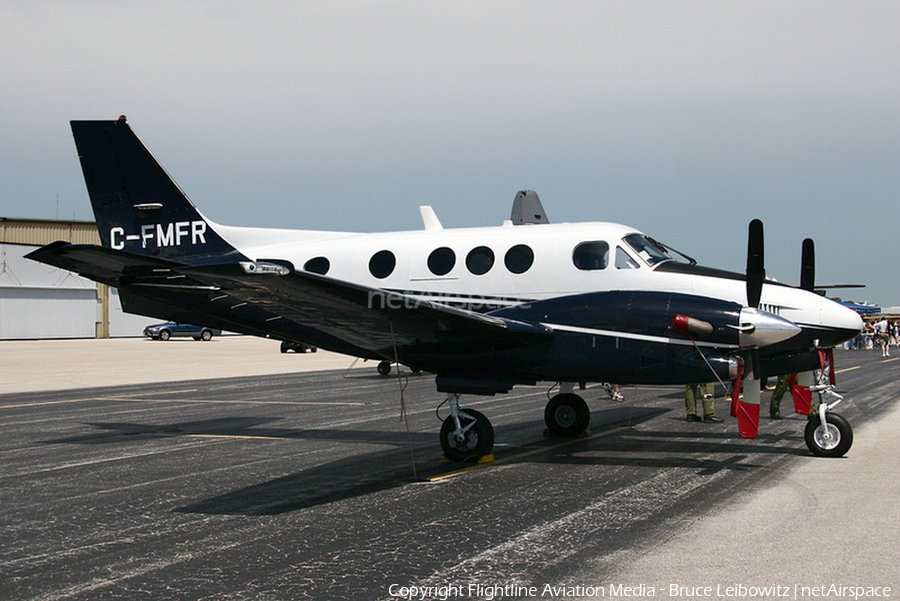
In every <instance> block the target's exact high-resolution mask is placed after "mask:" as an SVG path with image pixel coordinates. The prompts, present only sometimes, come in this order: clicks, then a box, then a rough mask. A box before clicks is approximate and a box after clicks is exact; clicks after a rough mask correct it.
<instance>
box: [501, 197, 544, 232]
mask: <svg viewBox="0 0 900 601" xmlns="http://www.w3.org/2000/svg"><path fill="white" fill-rule="evenodd" d="M509 219H510V221H512V224H513V225H536V224H539V223H550V220H549V219H547V213H546V212H545V211H544V207H543V206H542V205H541V199H540V198H538V195H537V192H535V191H533V190H522V191H520V192H519V193H517V194H516V197H515V198H514V199H513V206H512V214H511V215H510V217H509Z"/></svg>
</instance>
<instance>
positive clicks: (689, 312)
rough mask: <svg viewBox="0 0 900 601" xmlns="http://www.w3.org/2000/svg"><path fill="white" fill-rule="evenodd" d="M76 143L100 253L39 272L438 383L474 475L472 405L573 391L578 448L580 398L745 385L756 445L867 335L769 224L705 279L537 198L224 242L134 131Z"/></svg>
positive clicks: (447, 431)
mask: <svg viewBox="0 0 900 601" xmlns="http://www.w3.org/2000/svg"><path fill="white" fill-rule="evenodd" d="M72 131H73V133H74V135H75V143H76V146H77V148H78V154H79V156H80V159H81V164H82V168H83V171H84V177H85V181H86V184H87V188H88V192H89V195H90V198H91V204H92V205H93V209H94V214H95V216H96V219H97V226H98V228H99V231H100V237H101V240H102V247H98V246H87V245H72V244H67V243H62V242H56V243H53V244H50V245H48V246H45V247H43V248H40V249H38V250H36V251H34V252H33V253H31V254H30V255H29V256H30V257H31V258H32V259H35V260H38V261H42V262H44V263H48V264H51V265H55V266H58V267H62V268H65V269H68V270H71V271H75V272H78V273H80V274H81V275H84V276H85V277H88V278H91V279H93V280H96V281H98V282H102V283H104V284H108V285H110V286H114V287H116V288H118V289H119V294H120V299H121V301H122V308H123V309H124V310H125V311H127V312H129V313H135V314H139V315H147V316H152V317H157V318H160V319H168V320H175V321H182V322H191V323H202V324H204V325H207V326H211V327H216V328H221V329H224V330H230V331H235V332H242V333H245V334H252V335H257V336H266V337H272V338H276V339H279V340H286V341H297V342H305V343H308V344H312V345H315V346H317V347H320V348H323V349H327V350H331V351H336V352H339V353H345V354H348V355H353V356H356V357H362V358H368V359H376V360H380V361H384V360H387V361H392V362H394V361H396V362H399V363H402V364H404V365H408V366H410V367H411V368H413V369H420V370H423V371H428V372H432V373H434V374H436V376H437V377H436V384H437V389H438V391H440V392H444V393H446V394H447V401H448V403H449V410H450V415H449V417H448V418H447V419H445V420H444V423H443V426H442V427H441V433H440V441H441V446H442V448H443V450H444V453H445V454H446V456H447V457H449V458H450V459H452V460H456V461H462V460H466V459H470V458H479V457H482V456H485V455H488V454H489V453H490V452H491V449H492V447H493V438H494V433H493V428H492V427H491V424H490V422H489V421H488V419H487V418H486V417H485V416H484V415H482V414H481V413H479V412H478V411H476V410H474V409H467V408H466V409H464V408H460V405H459V397H460V395H461V394H479V395H493V394H497V393H503V392H507V391H509V390H510V389H511V388H512V387H513V386H515V385H517V384H534V383H537V382H554V383H557V382H558V383H560V393H559V394H557V395H556V396H554V397H553V398H552V399H551V400H550V402H549V403H548V405H547V408H546V411H545V420H546V422H547V426H548V428H549V429H550V431H551V432H553V433H555V434H558V435H577V434H580V433H581V432H582V431H584V430H585V428H586V427H587V426H588V422H589V421H590V412H589V410H588V407H587V404H586V403H585V402H584V400H583V399H581V397H579V396H577V395H576V394H574V393H573V392H572V390H573V389H574V386H575V384H577V383H586V382H616V383H620V384H686V383H696V382H709V381H714V380H715V379H719V380H727V379H735V378H737V377H738V374H739V372H740V373H741V374H742V376H741V377H742V379H743V385H744V392H745V394H744V398H743V400H742V401H737V400H735V404H734V406H735V408H736V412H735V413H736V415H737V416H738V418H739V423H740V433H741V435H742V436H747V437H755V436H756V431H757V426H758V421H759V396H760V395H759V390H760V386H759V381H760V379H761V378H763V377H766V376H775V375H779V374H786V373H796V372H806V371H812V370H816V369H819V368H820V367H821V364H820V350H821V349H823V348H826V349H827V348H830V347H833V346H835V345H838V344H840V343H841V342H843V341H845V340H848V339H850V338H852V337H854V336H855V335H856V334H857V333H858V332H859V331H860V329H861V327H862V322H861V320H860V318H859V317H858V316H857V315H856V314H855V313H853V312H852V311H850V310H848V309H846V308H844V307H842V306H841V305H838V304H837V303H834V302H832V301H829V300H827V299H826V298H824V297H823V296H820V295H818V294H816V293H815V292H814V291H813V290H812V287H813V284H812V281H813V280H812V279H811V275H810V274H811V271H812V266H811V264H809V263H810V262H811V252H809V253H804V256H805V258H804V284H803V286H802V287H801V288H795V287H791V286H787V285H783V284H779V283H776V282H774V281H772V280H766V279H765V275H764V269H763V259H762V224H761V223H759V222H754V223H753V224H751V229H750V243H749V252H748V264H747V274H746V275H744V274H735V273H729V272H725V271H720V270H715V269H710V268H705V267H701V266H699V265H697V264H696V262H695V261H693V260H690V259H687V258H686V257H684V256H683V255H680V254H679V253H677V252H675V251H672V250H670V249H669V248H667V247H666V246H664V245H662V244H660V243H659V242H656V241H654V240H653V239H651V238H649V237H647V236H645V235H644V234H642V233H641V232H639V231H637V230H635V229H633V228H630V227H626V226H623V225H617V224H613V223H578V224H551V223H549V222H548V220H547V219H546V215H545V214H544V212H543V208H542V207H541V205H540V201H539V200H538V199H537V195H536V194H534V193H533V192H520V193H519V195H518V196H517V198H516V202H515V203H514V208H513V219H512V220H511V221H509V222H506V223H504V224H503V225H502V226H499V227H479V228H464V229H443V227H442V226H441V223H440V221H439V220H438V218H437V216H436V215H435V213H434V212H433V211H432V210H431V208H430V207H422V208H421V212H422V218H423V221H424V226H425V227H424V229H422V230H419V231H409V232H391V233H371V234H359V233H342V232H323V231H305V230H286V229H262V228H241V227H226V226H221V225H218V224H215V223H213V222H212V221H210V220H208V219H206V218H205V217H204V216H203V215H201V214H200V213H199V212H198V211H197V209H196V208H195V207H194V205H193V204H192V203H191V202H190V201H189V200H188V198H187V197H186V196H185V195H184V193H183V192H182V191H181V190H180V189H179V187H178V186H177V185H176V184H175V183H174V182H173V181H172V180H171V179H170V178H169V176H168V175H167V174H166V172H165V171H164V170H163V168H162V167H161V166H160V165H159V164H158V163H157V162H156V160H154V159H153V157H152V156H151V155H150V153H149V152H148V151H147V149H146V148H145V147H144V146H143V144H142V143H141V142H140V141H139V140H138V138H137V137H136V136H135V135H134V133H132V131H131V128H130V127H129V126H128V124H127V123H126V121H125V118H124V117H121V118H119V119H118V120H116V121H73V122H72ZM823 371H824V370H823ZM816 390H818V391H819V392H820V394H822V391H828V390H829V384H827V383H825V384H822V385H821V386H819V387H818V388H816ZM833 405H834V404H831V405H827V404H825V403H824V402H823V403H820V409H819V413H818V414H814V416H813V418H812V419H811V420H810V428H812V429H811V430H810V428H808V429H807V442H808V444H809V445H810V448H811V449H812V450H813V452H814V453H816V454H819V455H840V454H843V453H844V452H846V450H847V448H849V444H850V441H851V440H852V432H851V430H850V429H849V425H847V424H846V421H845V420H843V419H842V418H840V416H837V415H835V414H833V413H827V410H828V409H830V408H831V407H833ZM817 420H818V421H817Z"/></svg>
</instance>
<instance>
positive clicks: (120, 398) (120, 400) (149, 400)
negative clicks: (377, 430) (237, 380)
mask: <svg viewBox="0 0 900 601" xmlns="http://www.w3.org/2000/svg"><path fill="white" fill-rule="evenodd" d="M176 392H193V391H176ZM159 394H171V393H159ZM91 401H106V402H114V403H211V404H221V405H295V406H296V405H326V406H327V405H332V406H350V407H362V406H364V405H365V403H349V402H346V401H334V402H329V401H309V402H306V401H300V402H297V401H220V400H215V399H153V398H135V397H134V396H114V397H86V398H80V399H66V400H61V401H38V402H37V403H18V404H13V405H0V409H17V408H20V407H41V406H44V405H63V404H66V403H88V402H91Z"/></svg>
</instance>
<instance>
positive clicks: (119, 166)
mask: <svg viewBox="0 0 900 601" xmlns="http://www.w3.org/2000/svg"><path fill="white" fill-rule="evenodd" d="M71 126H72V133H73V134H74V136H75V146H76V147H77V149H78V156H79V159H80V161H81V169H82V172H83V173H84V180H85V184H86V185H87V189H88V195H89V196H90V198H91V205H92V207H93V209H94V217H95V218H96V220H97V228H98V230H99V232H100V239H101V241H102V243H103V246H105V247H107V248H112V249H115V250H128V251H131V252H135V253H139V254H147V255H152V256H156V257H161V258H165V259H172V260H183V261H187V262H190V263H198V262H206V261H208V260H211V259H212V258H213V257H216V258H218V257H220V256H221V255H222V254H228V253H232V252H236V251H235V249H234V247H232V246H231V245H230V244H229V243H228V242H226V241H225V240H224V239H223V238H221V236H219V235H218V233H216V232H215V231H214V230H213V228H212V227H210V224H209V222H207V221H206V219H204V217H203V216H202V215H201V214H200V212H199V211H198V210H197V208H196V207H195V206H194V205H193V203H191V201H190V200H189V199H188V198H187V196H186V195H185V194H184V192H182V190H181V188H179V187H178V185H177V184H176V183H175V182H174V181H172V178H170V177H169V175H168V174H167V173H166V171H165V170H164V169H163V168H162V166H161V165H160V164H159V163H158V162H157V161H156V159H154V158H153V155H151V154H150V152H149V151H148V150H147V148H146V147H145V146H144V145H143V144H142V143H141V141H140V140H139V139H138V137H137V136H136V135H135V134H134V133H133V132H132V131H131V128H130V127H129V126H128V123H127V122H126V121H125V117H120V118H119V119H117V120H116V121H72V122H71Z"/></svg>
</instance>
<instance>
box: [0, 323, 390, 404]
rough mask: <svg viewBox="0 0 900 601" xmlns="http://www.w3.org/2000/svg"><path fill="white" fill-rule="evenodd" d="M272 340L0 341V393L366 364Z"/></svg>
mask: <svg viewBox="0 0 900 601" xmlns="http://www.w3.org/2000/svg"><path fill="white" fill-rule="evenodd" d="M280 348H281V343H280V342H279V341H277V340H268V339H266V338H257V337H256V336H234V335H225V336H219V337H216V338H213V339H212V340H210V341H209V342H202V341H197V340H193V339H191V338H172V339H171V340H167V341H165V342H163V341H160V340H151V339H149V338H108V339H102V340H88V339H72V340H6V341H0V365H3V372H4V373H3V377H2V378H0V394H6V393H11V392H37V391H41V390H72V389H77V388H91V387H97V386H117V385H121V384H143V383H150V382H174V381H178V380H205V379H213V378H230V377H239V376H265V375H271V374H285V373H296V372H308V371H323V370H345V369H350V368H352V367H361V366H364V365H368V366H371V367H373V368H374V364H372V363H366V362H364V361H358V360H356V359H354V358H353V357H347V356H346V355H339V354H336V353H329V352H327V351H322V350H319V351H317V352H315V353H301V354H299V355H300V356H298V353H294V352H288V353H281V352H280Z"/></svg>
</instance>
